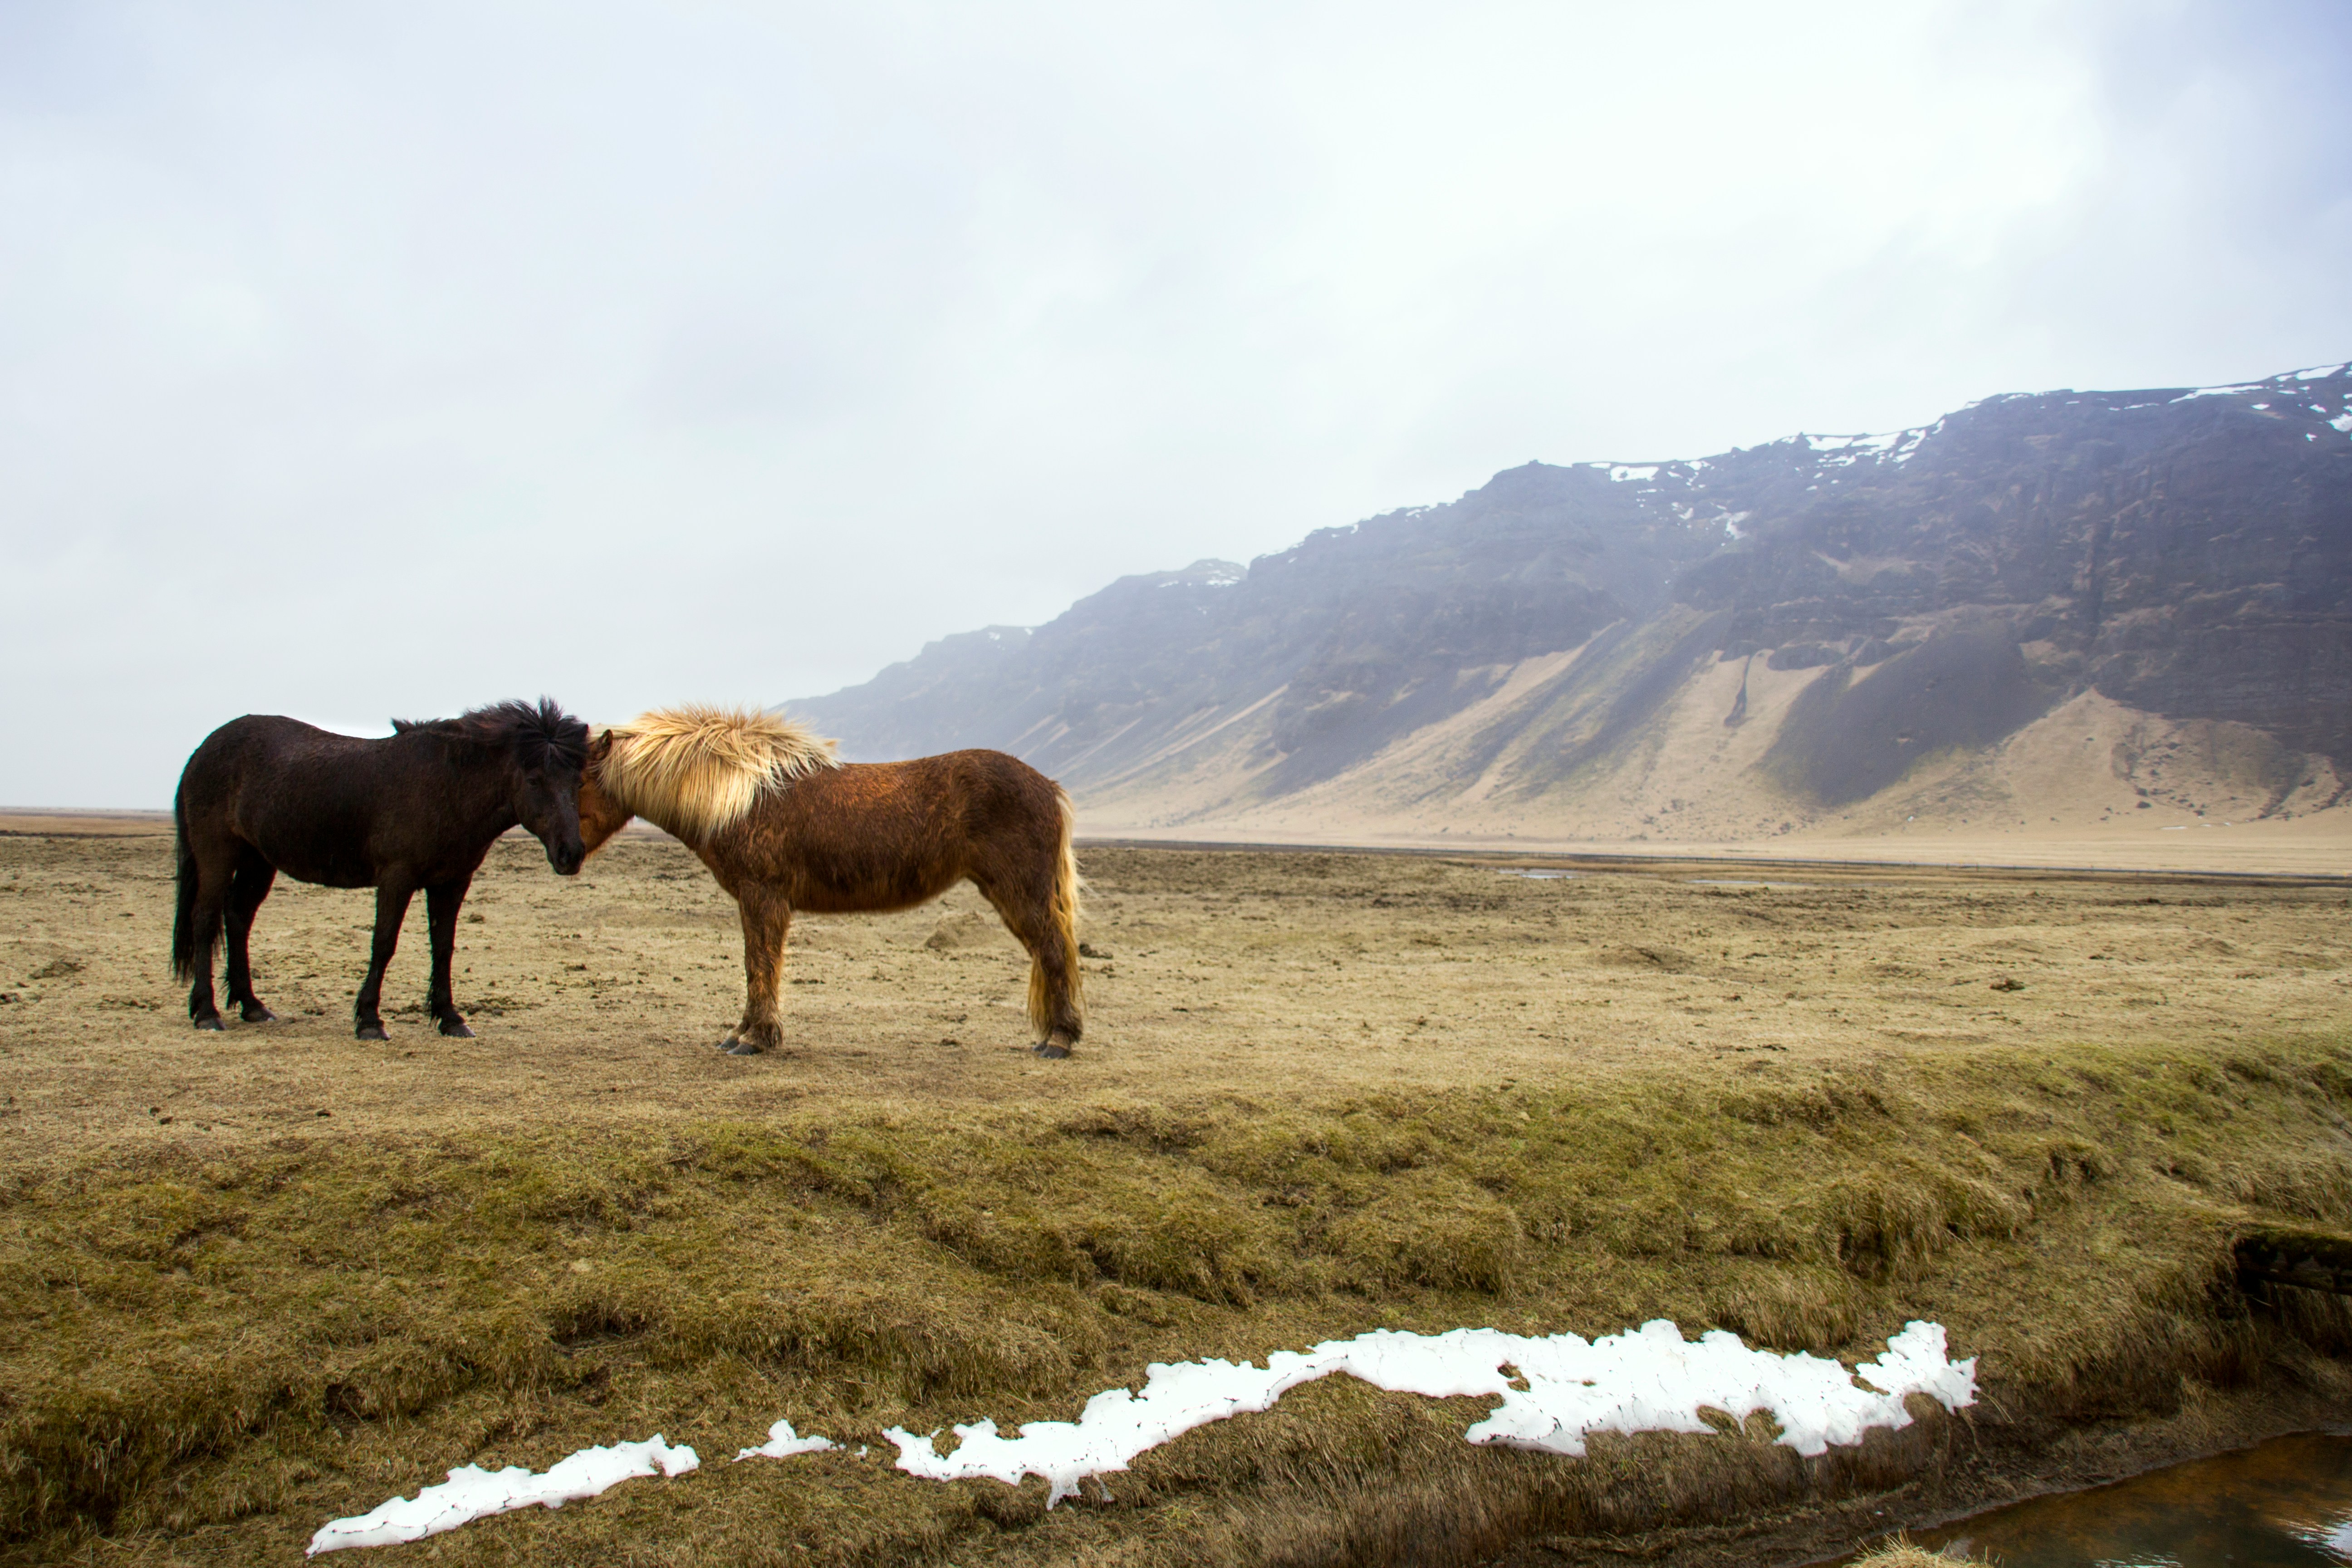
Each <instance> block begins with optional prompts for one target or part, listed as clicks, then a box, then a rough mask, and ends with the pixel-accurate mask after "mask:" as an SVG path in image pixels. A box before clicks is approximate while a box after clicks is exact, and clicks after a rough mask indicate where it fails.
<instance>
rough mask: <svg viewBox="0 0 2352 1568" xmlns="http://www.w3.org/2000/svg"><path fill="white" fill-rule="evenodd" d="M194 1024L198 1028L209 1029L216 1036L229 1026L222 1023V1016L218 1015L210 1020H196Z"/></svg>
mask: <svg viewBox="0 0 2352 1568" xmlns="http://www.w3.org/2000/svg"><path fill="white" fill-rule="evenodd" d="M194 1023H195V1026H196V1027H197V1028H199V1029H209V1030H211V1031H212V1032H213V1033H214V1034H219V1033H220V1032H221V1031H222V1030H223V1029H225V1028H226V1027H227V1025H226V1024H223V1023H222V1022H221V1021H220V1015H219V1014H217V1013H215V1014H214V1015H213V1016H211V1017H209V1018H198V1019H196V1020H194Z"/></svg>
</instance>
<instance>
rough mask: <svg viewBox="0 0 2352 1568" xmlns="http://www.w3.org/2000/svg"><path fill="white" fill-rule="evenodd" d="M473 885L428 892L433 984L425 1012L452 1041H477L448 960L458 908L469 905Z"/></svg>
mask: <svg viewBox="0 0 2352 1568" xmlns="http://www.w3.org/2000/svg"><path fill="white" fill-rule="evenodd" d="M472 885H473V879H472V878H470V877H468V878H467V879H465V880H464V881H460V882H444V883H442V884H441V885H440V886H438V887H435V888H427V889H425V926H426V928H427V929H428V930H429V931H431V933H432V939H433V984H432V988H431V989H430V990H428V991H427V992H426V993H425V1011H426V1012H427V1013H430V1014H431V1015H433V1021H434V1022H435V1023H436V1024H438V1025H439V1026H441V1032H442V1033H443V1034H445V1035H446V1036H448V1037H450V1038H451V1039H453V1040H470V1039H472V1038H473V1037H474V1031H473V1030H471V1029H469V1028H467V1027H466V1016H465V1015H464V1014H462V1013H460V1012H458V1011H457V1002H456V1000H455V999H454V998H453V997H452V996H451V994H450V988H449V959H450V955H451V954H452V953H453V952H455V951H456V950H457V906H458V905H460V904H462V903H464V902H465V901H466V889H467V888H469V887H471V886H472Z"/></svg>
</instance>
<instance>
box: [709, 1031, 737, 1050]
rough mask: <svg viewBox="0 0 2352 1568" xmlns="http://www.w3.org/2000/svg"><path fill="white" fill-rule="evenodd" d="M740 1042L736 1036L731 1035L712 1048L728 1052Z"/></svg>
mask: <svg viewBox="0 0 2352 1568" xmlns="http://www.w3.org/2000/svg"><path fill="white" fill-rule="evenodd" d="M740 1044H741V1042H740V1041H739V1040H738V1039H736V1038H735V1037H734V1036H732V1035H730V1036H728V1037H726V1038H725V1039H723V1040H721V1041H719V1043H718V1044H717V1045H716V1046H713V1047H711V1048H712V1049H713V1050H716V1051H720V1052H727V1051H731V1050H733V1049H734V1048H735V1047H737V1046H738V1045H740Z"/></svg>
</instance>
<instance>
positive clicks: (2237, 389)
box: [2172, 381, 2267, 403]
mask: <svg viewBox="0 0 2352 1568" xmlns="http://www.w3.org/2000/svg"><path fill="white" fill-rule="evenodd" d="M2265 385H2267V383H2264V382H2260V381H2249V382H2246V383H2244V384H2242V385H2238V386H2200V387H2199V388H2198V389H2197V390H2196V391H2194V392H2184V393H2182V394H2181V395H2179V396H2178V397H2176V398H2174V399H2173V400H2172V401H2173V402H2175V403H2189V402H2192V401H2194V400H2195V399H2197V398H2200V397H2238V396H2242V395H2244V394H2246V393H2249V392H2260V391H2262V390H2263V387H2264V386H2265Z"/></svg>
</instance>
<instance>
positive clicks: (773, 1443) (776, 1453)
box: [735, 1421, 841, 1465]
mask: <svg viewBox="0 0 2352 1568" xmlns="http://www.w3.org/2000/svg"><path fill="white" fill-rule="evenodd" d="M837 1447H841V1445H840V1444H838V1443H836V1442H835V1441H834V1440H833V1439H832V1438H830V1437H820V1436H817V1435H816V1434H815V1433H814V1432H812V1433H810V1434H809V1435H808V1436H805V1437H803V1436H798V1435H797V1434H795V1433H794V1432H793V1424H792V1423H791V1422H789V1421H779V1422H777V1423H776V1424H775V1425H774V1426H771V1427H769V1428H768V1440H767V1441H766V1442H764V1443H762V1444H761V1445H760V1446H759V1447H756V1448H746V1449H744V1450H743V1451H742V1452H741V1453H740V1454H738V1455H736V1456H735V1462H736V1463H737V1464H739V1465H740V1464H741V1463H742V1462H743V1461H744V1460H746V1459H750V1458H765V1459H789V1458H792V1457H793V1455H794V1454H821V1453H824V1451H825V1450H826V1449H828V1448H837Z"/></svg>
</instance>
